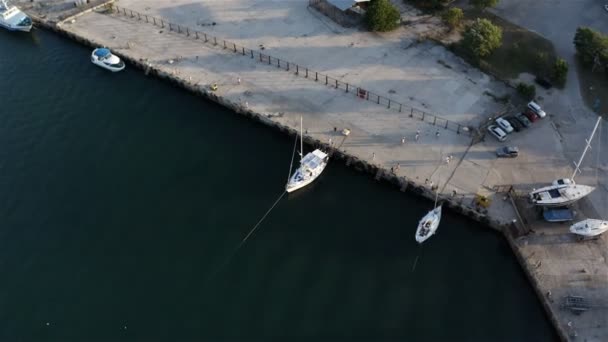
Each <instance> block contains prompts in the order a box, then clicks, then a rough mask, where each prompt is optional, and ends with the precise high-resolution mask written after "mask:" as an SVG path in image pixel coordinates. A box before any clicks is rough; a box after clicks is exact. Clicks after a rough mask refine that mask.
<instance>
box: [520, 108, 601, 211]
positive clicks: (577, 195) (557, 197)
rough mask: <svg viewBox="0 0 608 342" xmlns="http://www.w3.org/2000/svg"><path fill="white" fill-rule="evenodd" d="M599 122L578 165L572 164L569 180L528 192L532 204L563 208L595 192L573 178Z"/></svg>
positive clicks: (587, 141) (593, 188) (565, 179)
mask: <svg viewBox="0 0 608 342" xmlns="http://www.w3.org/2000/svg"><path fill="white" fill-rule="evenodd" d="M601 120H602V118H601V117H599V116H598V118H597V122H596V123H595V127H594V128H593V131H592V132H591V136H590V137H589V139H588V140H586V145H585V149H584V150H583V153H582V155H581V157H580V159H579V160H578V163H574V165H575V169H574V172H573V173H572V176H571V177H570V178H563V179H558V180H555V181H553V183H552V184H551V185H549V186H545V187H542V188H540V189H536V190H533V191H532V192H530V194H529V196H530V200H531V201H532V203H534V204H535V205H538V206H543V207H564V206H568V205H571V204H573V203H575V202H576V201H578V200H580V199H582V198H584V197H585V196H587V195H589V194H590V193H591V192H592V191H593V190H595V187H593V186H589V185H580V184H576V183H575V182H574V177H575V176H576V174H577V173H578V172H580V166H581V163H582V162H583V158H585V154H586V153H587V150H589V148H590V147H591V140H592V139H593V136H594V135H595V132H596V131H597V128H598V126H599V124H600V122H601Z"/></svg>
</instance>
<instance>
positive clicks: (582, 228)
mask: <svg viewBox="0 0 608 342" xmlns="http://www.w3.org/2000/svg"><path fill="white" fill-rule="evenodd" d="M607 230H608V221H602V220H595V219H587V220H584V221H581V222H577V223H575V224H573V225H572V226H570V232H571V233H572V234H576V235H580V236H584V237H593V236H598V235H600V234H602V233H604V232H606V231H607Z"/></svg>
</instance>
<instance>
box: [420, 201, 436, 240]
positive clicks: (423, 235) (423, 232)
mask: <svg viewBox="0 0 608 342" xmlns="http://www.w3.org/2000/svg"><path fill="white" fill-rule="evenodd" d="M440 222H441V205H439V206H437V207H435V208H434V209H433V210H431V211H429V212H428V213H427V214H426V215H424V217H423V218H422V219H421V220H420V222H419V223H418V229H417V230H416V242H418V243H423V242H424V241H426V240H427V239H428V238H430V237H431V236H433V235H434V234H435V232H436V231H437V228H439V223H440Z"/></svg>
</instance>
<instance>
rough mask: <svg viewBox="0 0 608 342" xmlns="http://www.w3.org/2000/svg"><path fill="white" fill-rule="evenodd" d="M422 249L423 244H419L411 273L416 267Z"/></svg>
mask: <svg viewBox="0 0 608 342" xmlns="http://www.w3.org/2000/svg"><path fill="white" fill-rule="evenodd" d="M422 247H423V244H420V248H419V250H418V255H416V259H414V264H413V265H412V272H414V271H415V270H416V265H418V259H419V258H420V257H421V256H422Z"/></svg>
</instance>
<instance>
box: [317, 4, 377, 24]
mask: <svg viewBox="0 0 608 342" xmlns="http://www.w3.org/2000/svg"><path fill="white" fill-rule="evenodd" d="M369 2H370V0H309V5H310V6H311V7H313V8H315V9H316V10H318V11H319V12H321V13H323V14H325V15H326V16H328V17H330V18H331V19H332V20H334V21H335V22H337V23H338V24H340V25H342V26H344V27H353V26H357V25H359V24H360V23H361V20H362V19H363V14H364V13H365V9H366V8H367V6H368V4H369Z"/></svg>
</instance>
